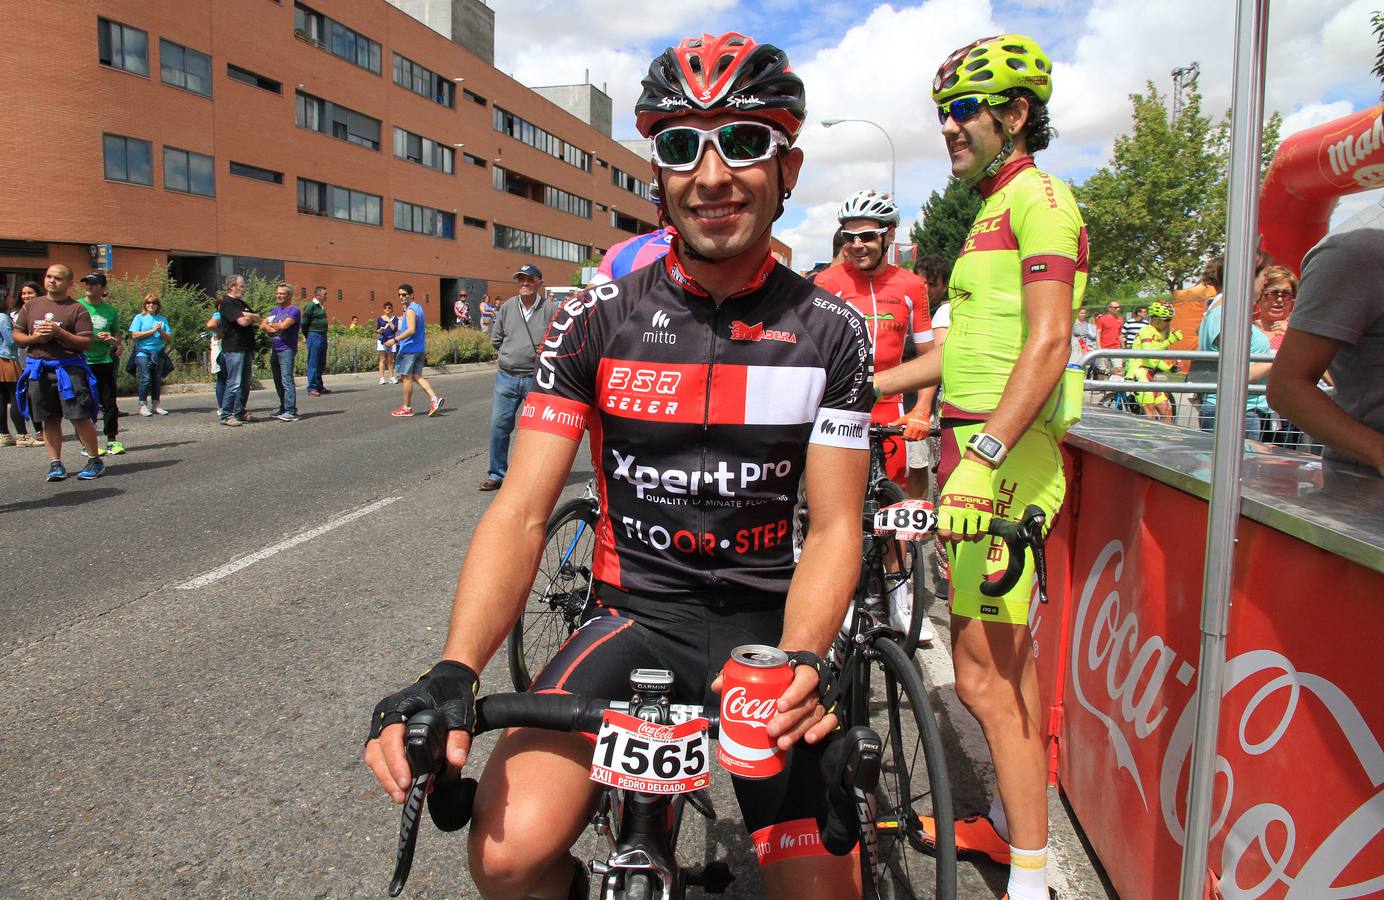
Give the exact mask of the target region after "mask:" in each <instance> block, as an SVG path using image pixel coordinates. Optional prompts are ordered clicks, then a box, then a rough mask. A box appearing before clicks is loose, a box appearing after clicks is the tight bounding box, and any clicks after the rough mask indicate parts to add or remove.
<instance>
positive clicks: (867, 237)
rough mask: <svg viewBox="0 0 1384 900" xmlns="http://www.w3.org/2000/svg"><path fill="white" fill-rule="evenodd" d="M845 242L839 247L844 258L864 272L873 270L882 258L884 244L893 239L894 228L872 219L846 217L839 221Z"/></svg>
mask: <svg viewBox="0 0 1384 900" xmlns="http://www.w3.org/2000/svg"><path fill="white" fill-rule="evenodd" d="M841 233H842V234H844V235H845V237H846V242H845V243H844V244H842V245H841V249H842V250H843V251H844V252H845V254H846V259H847V260H849V261H850V263H851V264H852V265H853V266H855V267H856V268H857V269H860V270H861V271H864V272H871V271H874V269H875V268H876V267H878V266H879V264H880V261H881V260H883V259H884V247H885V245H886V244H887V243H888V242H890V241H892V240H893V239H894V229H893V228H892V227H885V226H884V225H881V224H880V223H879V222H876V221H875V220H874V219H847V220H846V221H844V222H842V223H841Z"/></svg>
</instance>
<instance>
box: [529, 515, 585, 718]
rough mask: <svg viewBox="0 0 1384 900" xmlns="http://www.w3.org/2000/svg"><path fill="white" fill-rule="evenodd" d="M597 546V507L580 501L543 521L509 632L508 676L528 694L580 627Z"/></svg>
mask: <svg viewBox="0 0 1384 900" xmlns="http://www.w3.org/2000/svg"><path fill="white" fill-rule="evenodd" d="M595 546H596V503H595V501H593V500H588V499H586V498H580V499H577V500H569V501H567V502H566V503H564V504H562V505H561V506H559V507H558V508H557V510H556V511H555V512H554V513H553V515H552V518H550V519H549V520H548V532H547V537H546V539H545V540H544V542H543V556H542V557H541V558H540V559H539V563H538V574H536V575H535V576H534V579H533V587H532V588H530V589H529V597H528V600H527V601H526V602H525V604H524V611H523V613H522V614H521V615H520V617H519V621H518V622H515V623H514V629H513V630H512V631H511V632H510V634H509V677H510V681H511V682H513V684H514V689H515V690H516V691H527V690H528V689H529V686H530V685H531V684H533V679H534V676H536V675H537V674H538V673H539V672H541V671H543V667H544V666H546V665H547V664H548V661H549V660H550V659H552V658H553V655H554V654H555V653H557V651H558V648H559V647H561V646H562V645H563V643H564V642H565V641H566V640H567V637H568V636H569V635H570V634H571V633H572V632H574V631H576V630H577V627H578V626H580V625H581V623H582V618H583V614H584V613H585V612H586V607H587V604H588V603H589V602H590V600H591V555H592V552H593V551H594V549H595Z"/></svg>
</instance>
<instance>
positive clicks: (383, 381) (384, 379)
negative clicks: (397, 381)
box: [380, 375, 388, 384]
mask: <svg viewBox="0 0 1384 900" xmlns="http://www.w3.org/2000/svg"><path fill="white" fill-rule="evenodd" d="M387 381H388V379H386V378H385V377H384V376H383V375H381V376H380V384H385V383H387Z"/></svg>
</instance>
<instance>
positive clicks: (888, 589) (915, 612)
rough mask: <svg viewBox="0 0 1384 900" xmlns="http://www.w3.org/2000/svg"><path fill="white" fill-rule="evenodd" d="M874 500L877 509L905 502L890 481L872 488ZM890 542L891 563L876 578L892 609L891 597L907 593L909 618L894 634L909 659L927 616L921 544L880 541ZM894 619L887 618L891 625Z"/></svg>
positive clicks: (916, 647) (900, 492)
mask: <svg viewBox="0 0 1384 900" xmlns="http://www.w3.org/2000/svg"><path fill="white" fill-rule="evenodd" d="M874 494H875V500H876V501H877V502H878V503H879V505H880V507H885V506H893V505H894V504H896V503H902V502H903V500H904V493H903V489H902V488H900V487H899V486H898V485H897V484H895V483H894V482H892V481H889V480H887V479H886V480H884V481H881V482H880V483H879V484H878V485H876V487H875V488H874ZM880 540H885V541H888V542H889V544H888V545H889V547H890V548H891V551H892V552H891V553H890V554H887V556H892V560H891V561H888V562H886V563H884V564H883V571H881V573H880V574H879V581H880V583H881V585H883V587H884V592H885V600H886V602H887V603H888V604H889V605H890V606H891V607H892V605H893V602H894V601H893V599H892V594H893V592H895V591H898V590H906V591H908V592H909V602H910V606H909V610H910V611H909V616H908V620H907V622H906V623H904V622H899V623H898V625H899V626H905V627H901V628H900V629H899V630H897V631H896V634H898V639H899V646H901V647H902V648H903V651H904V653H906V654H907V655H909V656H912V655H913V651H914V650H917V649H918V635H919V633H920V632H921V631H922V627H923V617H924V616H926V615H927V599H928V598H927V588H926V585H927V581H926V579H925V578H924V575H923V556H924V554H923V543H922V541H900V540H897V539H895V538H893V537H892V536H891V537H886V538H880ZM893 620H894V617H893V616H892V615H891V616H890V622H891V624H893Z"/></svg>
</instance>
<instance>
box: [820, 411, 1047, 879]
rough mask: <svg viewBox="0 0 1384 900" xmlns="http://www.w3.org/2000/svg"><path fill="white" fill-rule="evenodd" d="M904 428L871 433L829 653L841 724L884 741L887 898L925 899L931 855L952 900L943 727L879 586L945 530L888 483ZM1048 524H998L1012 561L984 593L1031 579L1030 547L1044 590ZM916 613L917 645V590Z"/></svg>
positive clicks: (879, 822)
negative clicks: (893, 562) (838, 625)
mask: <svg viewBox="0 0 1384 900" xmlns="http://www.w3.org/2000/svg"><path fill="white" fill-rule="evenodd" d="M901 431H902V429H900V428H896V427H891V426H877V425H872V426H871V427H870V450H871V480H870V490H869V492H868V494H867V496H866V500H865V508H864V511H863V516H862V532H863V538H862V551H861V562H860V578H859V579H858V580H857V584H856V590H855V594H854V597H853V598H852V604H851V614H850V615H849V616H848V617H847V620H846V623H845V626H844V627H843V629H842V631H841V634H840V635H839V636H838V637H837V640H836V642H835V644H834V646H833V648H832V653H831V654H830V656H831V660H832V662H833V664H834V665H835V666H836V668H837V672H838V677H839V690H840V691H841V703H840V707H839V712H840V713H841V718H842V721H843V724H844V725H846V726H847V727H850V726H868V727H870V728H871V729H873V730H874V731H875V732H876V733H878V734H879V736H880V739H881V742H882V750H881V757H882V773H881V777H880V779H879V782H878V784H877V786H876V789H875V806H876V812H875V820H874V828H873V832H874V833H875V835H876V838H877V840H878V842H879V846H878V850H879V856H880V858H881V860H882V864H883V865H882V873H881V875H882V878H881V882H880V885H879V888H880V890H879V895H880V896H881V897H884V898H891V900H892V898H913V897H921V896H927V895H926V894H923V893H920V891H921V888H922V885H923V884H924V883H925V882H926V881H927V876H926V873H925V871H924V867H923V866H922V861H921V858H920V857H919V856H918V855H917V854H921V853H928V854H931V855H932V856H933V857H934V860H935V872H934V875H933V879H932V880H933V884H932V887H933V894H932V896H935V897H938V898H941V900H952V898H954V897H955V896H956V835H955V816H954V810H953V806H952V797H951V783H950V781H949V779H948V775H947V762H946V751H945V748H944V745H943V742H942V735H941V730H940V727H939V724H938V720H937V717H936V714H935V712H934V710H933V706H932V701H931V698H930V696H929V694H928V690H927V685H926V684H925V683H924V681H923V677H922V673H921V672H920V670H919V669H918V667H917V666H916V665H915V664H914V662H913V654H912V653H911V652H910V651H909V650H907V649H906V643H905V642H906V636H901V635H899V634H898V632H896V631H894V630H893V629H892V628H891V627H890V624H889V618H888V613H887V611H886V608H885V604H884V603H883V602H881V600H880V595H879V594H878V593H876V591H875V588H876V586H877V585H880V584H881V583H882V584H884V585H888V584H889V583H890V582H891V580H894V581H895V582H897V580H900V579H901V578H902V575H901V573H899V572H890V571H889V567H888V565H887V562H886V561H887V560H888V558H889V556H890V555H891V554H893V555H894V558H896V559H908V558H909V557H908V556H907V555H906V554H907V553H910V552H911V553H913V554H914V557H913V558H914V559H916V558H917V556H919V555H921V552H922V546H923V543H922V542H923V540H924V539H925V538H926V537H927V536H928V535H930V534H931V533H932V532H933V531H934V530H935V528H936V524H937V522H936V516H935V514H934V513H933V511H932V506H931V504H929V503H926V502H923V501H915V500H908V501H905V500H903V499H902V494H901V492H899V491H898V488H897V485H894V483H893V482H892V481H889V480H888V478H887V477H884V476H883V460H884V453H883V449H882V446H883V443H884V441H885V440H886V439H887V438H889V437H891V436H892V435H894V434H897V433H900V432H901ZM1044 520H1045V516H1044V514H1043V512H1042V510H1040V509H1039V508H1038V507H1036V506H1030V507H1028V509H1027V510H1025V512H1024V516H1023V518H1022V519H1020V521H1018V522H1008V521H1005V520H1001V519H995V520H993V521H992V523H991V526H990V533H991V534H994V535H997V536H999V537H1001V538H1002V539H1003V540H1004V541H1005V543H1006V545H1007V546H1008V548H1009V564H1008V566H1007V568H1006V570H1005V572H1004V573H1003V574H1002V575H1001V576H1000V577H999V578H998V579H996V580H995V581H993V582H986V583H984V584H982V585H981V586H980V590H981V592H982V593H983V594H986V595H987V596H995V597H998V596H1001V595H1003V594H1006V593H1008V592H1009V591H1010V590H1011V589H1012V588H1013V586H1014V584H1016V583H1017V581H1018V579H1019V577H1020V576H1021V575H1022V573H1023V569H1024V561H1025V550H1026V549H1030V548H1031V550H1032V553H1033V557H1034V562H1035V566H1036V570H1037V575H1038V580H1039V585H1040V590H1043V591H1045V589H1046V578H1047V575H1046V562H1045V558H1044V554H1043V525H1044ZM915 577H916V576H915ZM1044 595H1045V594H1044ZM913 613H914V618H913V624H912V625H911V627H910V634H911V635H912V636H913V637H914V638H915V639H916V637H917V630H916V627H917V623H918V617H919V616H920V615H921V614H922V613H921V603H920V601H919V598H918V596H917V595H916V593H915V597H914V609H913ZM881 682H882V687H879V686H880V685H881ZM877 688H878V689H877ZM923 816H928V817H930V818H932V819H933V820H934V822H935V831H936V833H935V835H934V839H933V841H931V842H924V840H923V827H922V817H923ZM910 851H916V852H915V853H910Z"/></svg>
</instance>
